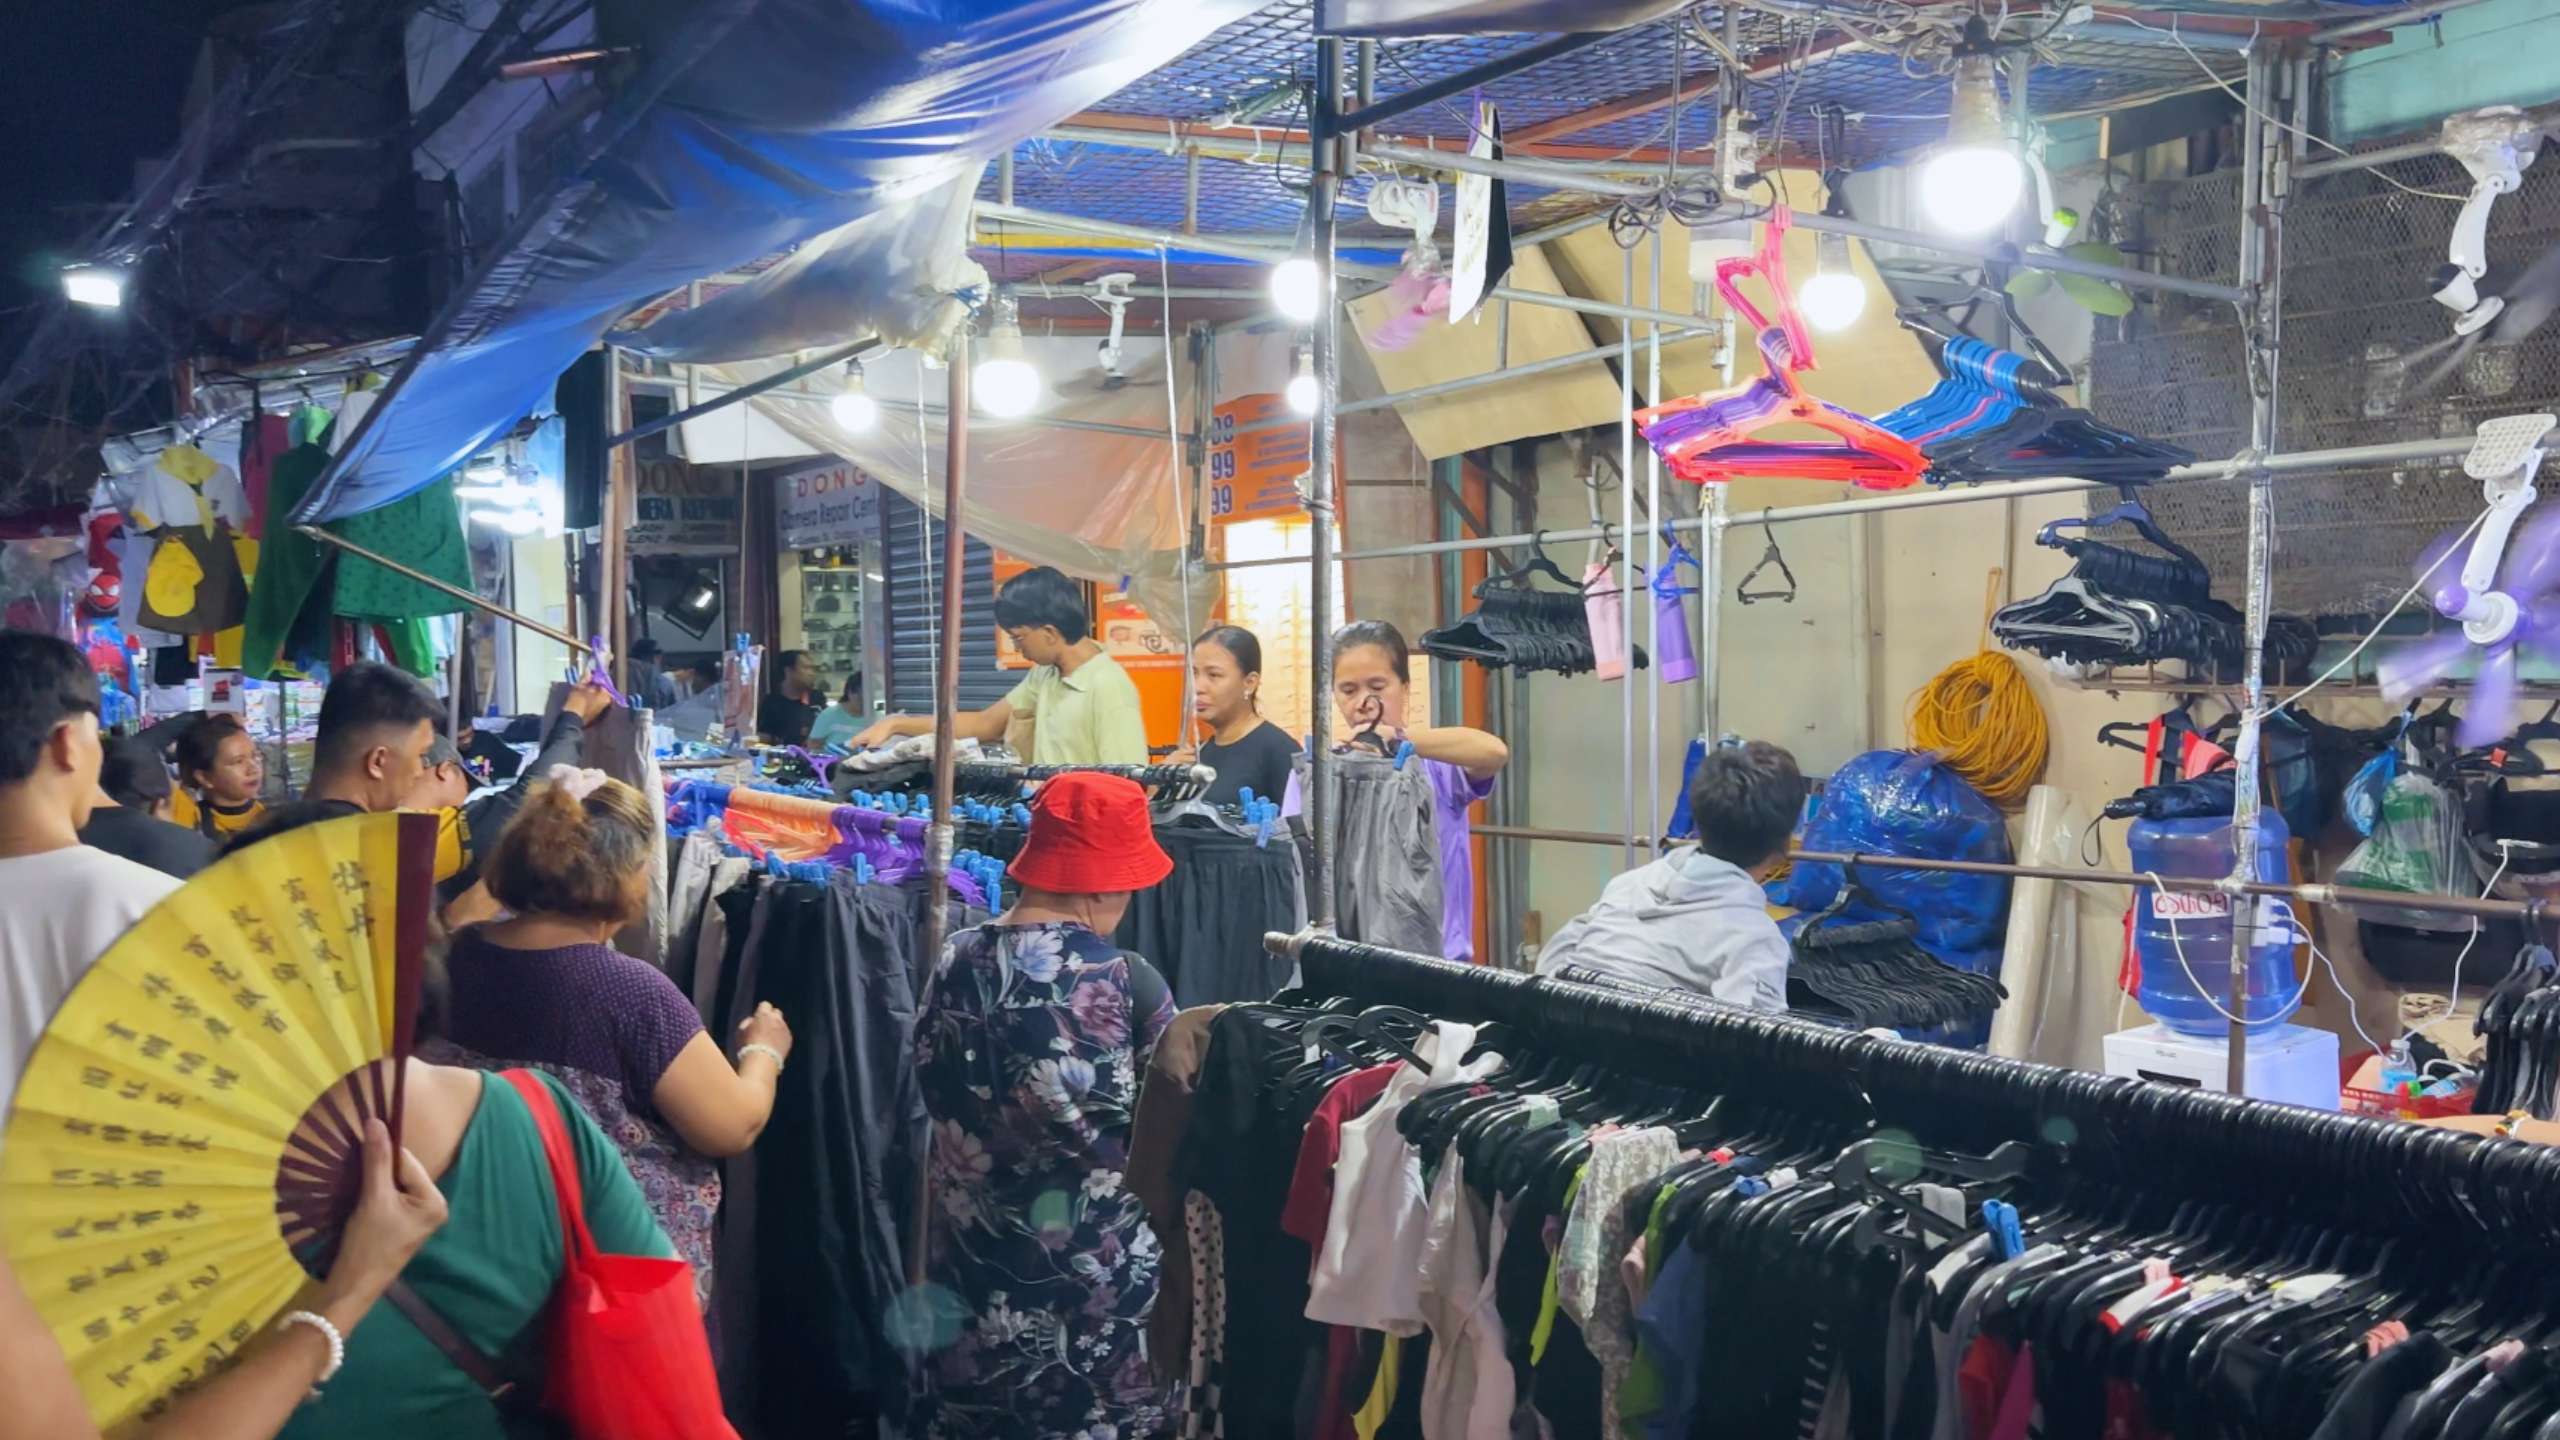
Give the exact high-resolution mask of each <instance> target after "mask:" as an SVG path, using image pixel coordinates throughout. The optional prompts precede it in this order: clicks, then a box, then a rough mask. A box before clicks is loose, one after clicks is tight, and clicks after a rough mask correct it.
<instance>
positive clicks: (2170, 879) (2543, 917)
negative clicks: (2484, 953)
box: [1787, 850, 2551, 930]
mask: <svg viewBox="0 0 2560 1440" xmlns="http://www.w3.org/2000/svg"><path fill="white" fill-rule="evenodd" d="M1787 858H1788V859H1790V860H1792V861H1794V862H1796V863H1797V864H1799V865H1837V866H1839V867H1841V868H1842V869H1843V870H1848V869H1852V868H1855V867H1857V866H1861V865H1863V866H1865V867H1867V868H1868V869H1870V870H1946V871H1953V872H1955V873H1957V874H1962V875H2008V876H2012V877H2015V878H2018V879H2022V880H2062V881H2087V882H2089V883H2091V884H2095V885H2122V886H2127V887H2138V886H2143V885H2150V886H2155V887H2157V888H2159V889H2162V890H2191V891H2195V892H2197V893H2206V892H2210V893H2213V894H2217V895H2235V896H2236V895H2267V896H2272V897H2274V898H2276V899H2279V900H2301V901H2305V902H2308V903H2310V904H2313V905H2350V906H2352V905H2372V906H2379V907H2388V908H2392V909H2398V910H2417V911H2423V912H2425V913H2427V914H2430V915H2465V916H2469V917H2471V918H2473V919H2479V920H2520V921H2523V922H2524V924H2525V925H2526V926H2527V927H2528V928H2530V929H2536V930H2538V929H2540V928H2541V927H2542V926H2543V925H2545V924H2546V923H2547V922H2548V921H2549V920H2550V918H2551V912H2550V910H2549V909H2548V907H2547V906H2546V905H2545V903H2544V902H2543V901H2541V900H2538V899H2536V900H2492V899H2489V898H2488V897H2487V896H2481V895H2424V894H2417V893H2413V892H2409V891H2402V890H2376V889H2373V888H2371V887H2369V886H2363V885H2291V884H2276V883H2273V882H2270V881H2263V880H2247V879H2240V878H2235V877H2232V876H2228V875H2226V876H2222V877H2220V878H2214V877H2209V876H2199V875H2157V876H2155V875H2150V874H2146V873H2144V872H2142V871H2139V870H2075V869H2073V868H2071V867H2070V866H2068V865H2014V864H2009V863H2007V862H2004V861H1995V860H1923V859H1912V858H1907V857H1904V856H1900V855H1868V854H1862V853H1859V852H1856V851H1851V852H1848V853H1845V854H1844V853H1841V852H1837V851H1830V850H1790V851H1788V852H1787Z"/></svg>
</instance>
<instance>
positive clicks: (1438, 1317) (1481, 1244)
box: [1422, 1142, 1518, 1440]
mask: <svg viewBox="0 0 2560 1440" xmlns="http://www.w3.org/2000/svg"><path fill="white" fill-rule="evenodd" d="M1465 1172H1466V1160H1465V1158H1464V1157H1463V1156H1461V1155H1460V1154H1459V1153H1458V1147H1457V1145H1456V1144H1455V1143H1454V1142H1453V1143H1451V1145H1450V1146H1449V1150H1448V1154H1447V1157H1446V1158H1444V1159H1443V1160H1442V1161H1441V1162H1440V1173H1439V1174H1438V1176H1436V1177H1435V1178H1434V1179H1433V1181H1432V1184H1431V1211H1430V1222H1429V1228H1428V1229H1427V1230H1426V1231H1425V1232H1424V1236H1423V1245H1422V1319H1423V1323H1424V1324H1425V1325H1426V1326H1428V1327H1429V1328H1430V1331H1431V1354H1430V1358H1429V1359H1428V1360H1426V1361H1425V1362H1424V1364H1423V1371H1422V1434H1423V1440H1510V1436H1511V1412H1512V1409H1513V1406H1514V1404H1515V1403H1516V1400H1517V1398H1518V1393H1517V1386H1516V1383H1515V1377H1514V1375H1513V1372H1512V1369H1511V1361H1510V1359H1509V1357H1508V1354H1507V1352H1506V1350H1505V1342H1504V1335H1503V1328H1502V1314H1501V1312H1500V1311H1498V1310H1496V1309H1495V1308H1494V1296H1493V1292H1494V1275H1493V1265H1492V1257H1493V1256H1496V1255H1499V1254H1501V1253H1502V1243H1503V1240H1504V1239H1505V1233H1504V1232H1505V1228H1506V1216H1505V1215H1503V1214H1496V1213H1491V1212H1488V1211H1487V1209H1486V1207H1485V1204H1484V1202H1483V1201H1482V1200H1479V1199H1477V1198H1476V1194H1475V1192H1474V1191H1472V1190H1470V1189H1468V1188H1467V1184H1466V1174H1465Z"/></svg>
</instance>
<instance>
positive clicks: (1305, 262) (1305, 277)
mask: <svg viewBox="0 0 2560 1440" xmlns="http://www.w3.org/2000/svg"><path fill="white" fill-rule="evenodd" d="M1322 279H1323V277H1322V276H1320V275H1318V274H1317V273H1316V262H1315V260H1314V258H1313V257H1311V256H1306V255H1292V256H1290V257H1289V258H1288V259H1286V260H1283V261H1281V262H1280V263H1279V264H1277V265H1274V266H1272V267H1271V303H1272V305H1273V306H1274V307H1275V308H1277V309H1278V310H1279V312H1280V314H1281V316H1282V318H1284V319H1289V320H1294V321H1297V322H1298V323H1299V324H1301V325H1303V324H1306V323H1308V322H1310V321H1312V320H1314V319H1315V318H1316V314H1317V312H1319V311H1321V310H1322V309H1323V308H1324V295H1323V293H1322V291H1321V290H1320V288H1319V286H1320V284H1321V282H1322Z"/></svg>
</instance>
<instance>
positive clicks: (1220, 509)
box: [1208, 395, 1309, 524]
mask: <svg viewBox="0 0 2560 1440" xmlns="http://www.w3.org/2000/svg"><path fill="white" fill-rule="evenodd" d="M1288 415H1289V404H1288V402H1287V401H1286V400H1284V399H1282V398H1281V397H1280V396H1277V395H1246V396H1243V397H1241V398H1238V399H1234V400H1230V401H1228V402H1227V403H1226V404H1224V405H1221V406H1219V407H1218V408H1217V409H1216V410H1214V411H1212V412H1210V416H1209V475H1208V487H1209V488H1208V509H1209V520H1210V523H1211V524H1225V523H1226V522H1227V521H1230V520H1259V519H1264V518H1267V517H1270V516H1273V515H1295V514H1298V513H1299V512H1300V511H1301V510H1302V509H1303V508H1304V507H1302V506H1301V505H1300V504H1299V503H1298V481H1299V478H1300V477H1301V476H1303V475H1305V474H1306V473H1307V465H1308V463H1309V461H1308V454H1307V433H1308V432H1307V427H1306V426H1304V425H1275V426H1273V427H1271V428H1270V429H1268V430H1250V431H1245V433H1243V434H1238V433H1237V432H1238V431H1239V430H1242V429H1243V427H1245V426H1248V425H1252V424H1256V423H1258V422H1260V421H1264V420H1274V419H1284V418H1287V417H1288Z"/></svg>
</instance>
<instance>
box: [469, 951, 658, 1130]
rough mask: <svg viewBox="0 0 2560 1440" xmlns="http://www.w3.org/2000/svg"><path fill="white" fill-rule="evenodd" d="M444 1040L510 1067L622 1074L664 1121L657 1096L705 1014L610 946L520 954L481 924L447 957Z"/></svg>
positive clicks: (652, 1115) (635, 1097) (628, 1094)
mask: <svg viewBox="0 0 2560 1440" xmlns="http://www.w3.org/2000/svg"><path fill="white" fill-rule="evenodd" d="M445 970H446V973H447V975H448V976H449V977H450V981H451V998H450V999H449V1000H448V1001H447V1003H446V1007H445V1013H446V1023H445V1027H444V1031H445V1038H446V1039H448V1040H451V1041H452V1042H453V1043H454V1044H456V1045H459V1046H461V1047H462V1048H463V1049H465V1050H471V1051H475V1052H477V1053H479V1054H482V1055H487V1056H491V1057H493V1058H496V1059H499V1060H503V1061H506V1062H508V1063H510V1064H517V1065H524V1064H542V1065H558V1066H565V1067H567V1068H569V1069H572V1070H584V1071H586V1072H587V1073H589V1074H591V1075H602V1076H605V1077H608V1078H610V1079H614V1080H618V1081H620V1082H621V1085H622V1103H623V1106H624V1108H626V1109H628V1110H629V1111H630V1112H631V1113H632V1114H634V1115H638V1116H641V1117H643V1118H645V1119H649V1120H657V1119H659V1118H660V1117H659V1115H658V1107H657V1106H656V1105H655V1104H654V1103H652V1100H651V1096H652V1095H653V1094H654V1093H655V1092H656V1091H657V1088H658V1080H659V1077H661V1076H663V1075H665V1074H666V1073H667V1067H668V1066H669V1065H672V1064H674V1063H675V1059H676V1054H677V1052H678V1051H681V1050H682V1049H684V1047H685V1046H686V1045H688V1044H690V1043H692V1040H693V1037H694V1036H696V1035H699V1034H701V1033H702V1016H701V1014H700V1012H698V1011H696V1010H695V1009H694V1008H693V1001H692V1000H690V999H688V998H686V996H685V993H684V992H683V991H681V990H678V989H677V988H676V985H675V982H674V981H672V980H669V979H668V978H667V977H666V976H664V975H662V974H660V973H658V971H657V970H656V969H654V968H652V967H651V966H650V965H649V964H648V963H647V962H646V961H642V960H635V959H633V958H632V957H630V956H628V955H625V954H623V953H622V952H621V951H619V950H616V949H614V948H613V947H612V946H610V945H563V946H561V947H560V948H558V949H556V950H511V949H508V948H507V947H505V946H503V945H494V944H491V943H490V942H489V941H488V940H486V939H484V938H483V937H482V936H481V933H480V931H479V930H478V929H476V928H474V929H470V930H465V931H463V932H462V933H461V934H459V935H456V936H455V937H453V945H452V948H451V949H450V950H449V951H448V952H447V953H446V956H445Z"/></svg>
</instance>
